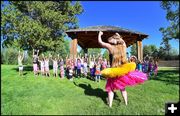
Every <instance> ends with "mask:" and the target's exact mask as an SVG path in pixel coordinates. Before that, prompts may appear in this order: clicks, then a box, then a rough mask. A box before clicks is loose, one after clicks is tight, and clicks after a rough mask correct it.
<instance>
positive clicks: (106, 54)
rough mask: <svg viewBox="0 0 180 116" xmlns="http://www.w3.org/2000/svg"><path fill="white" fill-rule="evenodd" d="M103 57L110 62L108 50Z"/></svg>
mask: <svg viewBox="0 0 180 116" xmlns="http://www.w3.org/2000/svg"><path fill="white" fill-rule="evenodd" d="M103 57H104V58H106V59H108V60H109V52H108V50H105V51H104V53H103Z"/></svg>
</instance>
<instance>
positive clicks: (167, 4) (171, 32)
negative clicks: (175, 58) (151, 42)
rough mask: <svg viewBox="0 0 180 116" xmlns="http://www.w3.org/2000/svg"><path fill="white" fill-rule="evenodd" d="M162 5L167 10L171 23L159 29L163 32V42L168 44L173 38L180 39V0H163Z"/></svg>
mask: <svg viewBox="0 0 180 116" xmlns="http://www.w3.org/2000/svg"><path fill="white" fill-rule="evenodd" d="M161 7H162V8H163V9H164V10H166V12H167V14H166V19H167V20H168V21H169V23H170V25H169V26H168V27H166V28H163V27H161V28H160V29H159V30H160V31H161V32H162V34H163V41H162V44H166V43H167V41H169V40H171V39H177V40H179V1H162V2H161Z"/></svg>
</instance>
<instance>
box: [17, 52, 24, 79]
mask: <svg viewBox="0 0 180 116" xmlns="http://www.w3.org/2000/svg"><path fill="white" fill-rule="evenodd" d="M23 59H24V52H23V55H22V56H21V52H20V50H19V54H18V65H19V75H20V76H21V75H22V74H23V64H22V61H23Z"/></svg>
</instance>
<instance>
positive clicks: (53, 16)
mask: <svg viewBox="0 0 180 116" xmlns="http://www.w3.org/2000/svg"><path fill="white" fill-rule="evenodd" d="M82 11H83V9H82V6H81V5H80V3H79V2H71V1H46V2H44V1H9V4H8V5H6V6H5V7H4V8H3V9H2V11H1V12H2V24H1V33H2V36H3V40H4V42H3V45H4V46H6V47H9V46H12V45H14V41H16V43H17V44H16V45H14V46H19V47H20V48H21V49H27V50H32V48H36V49H40V51H41V52H42V51H47V50H49V51H55V52H62V51H64V53H66V52H67V51H66V47H67V46H66V47H65V45H64V43H65V41H64V37H65V33H64V32H65V31H66V30H68V29H70V28H77V27H78V26H77V22H78V20H77V15H79V14H81V13H82ZM64 53H62V54H64Z"/></svg>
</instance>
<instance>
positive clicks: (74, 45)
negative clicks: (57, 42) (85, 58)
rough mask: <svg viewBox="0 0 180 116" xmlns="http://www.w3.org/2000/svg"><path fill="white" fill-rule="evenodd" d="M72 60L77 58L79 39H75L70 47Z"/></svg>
mask: <svg viewBox="0 0 180 116" xmlns="http://www.w3.org/2000/svg"><path fill="white" fill-rule="evenodd" d="M70 47H71V48H70V58H73V59H75V58H76V56H77V39H76V38H74V39H73V40H72V41H71V46H70Z"/></svg>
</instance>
